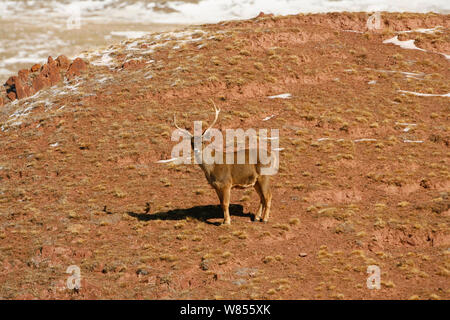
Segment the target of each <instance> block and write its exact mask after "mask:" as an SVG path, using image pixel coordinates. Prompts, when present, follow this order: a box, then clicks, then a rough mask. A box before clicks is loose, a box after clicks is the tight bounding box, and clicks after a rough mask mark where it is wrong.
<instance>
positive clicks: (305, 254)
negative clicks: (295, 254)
mask: <svg viewBox="0 0 450 320" xmlns="http://www.w3.org/2000/svg"><path fill="white" fill-rule="evenodd" d="M307 255H308V254H307V253H306V252H300V254H299V256H300V257H302V258H304V257H306V256H307Z"/></svg>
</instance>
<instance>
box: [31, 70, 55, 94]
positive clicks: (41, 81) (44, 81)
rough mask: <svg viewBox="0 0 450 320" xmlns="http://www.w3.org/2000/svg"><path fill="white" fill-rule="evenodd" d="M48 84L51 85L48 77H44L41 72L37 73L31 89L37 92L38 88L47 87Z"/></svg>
mask: <svg viewBox="0 0 450 320" xmlns="http://www.w3.org/2000/svg"><path fill="white" fill-rule="evenodd" d="M50 85H51V82H50V79H49V78H47V77H45V76H44V75H43V74H39V75H38V76H37V77H36V78H34V80H33V89H34V91H35V92H38V91H39V90H42V89H44V88H46V87H49V86H50Z"/></svg>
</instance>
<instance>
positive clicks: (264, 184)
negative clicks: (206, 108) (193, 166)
mask: <svg viewBox="0 0 450 320" xmlns="http://www.w3.org/2000/svg"><path fill="white" fill-rule="evenodd" d="M212 102H213V101H212ZM213 106H214V111H215V118H214V121H213V122H212V124H211V125H210V126H209V127H208V128H207V129H206V130H204V131H203V133H201V135H200V136H195V135H194V134H191V133H190V132H189V131H188V130H187V129H183V128H180V127H179V126H178V125H177V122H176V116H175V115H174V125H175V127H176V128H177V129H179V130H181V131H182V132H184V133H186V134H187V135H188V136H189V137H190V139H191V141H190V142H191V147H192V150H193V151H194V156H195V157H198V156H199V155H200V153H201V152H202V151H203V150H204V148H205V145H204V139H203V137H204V136H205V135H206V134H207V133H208V132H209V130H211V128H212V127H213V126H214V125H215V124H216V122H217V120H218V118H219V113H220V109H219V108H217V107H216V105H215V103H214V102H213ZM196 139H201V141H202V143H201V149H202V150H198V149H196V148H195V145H196V144H195V142H194V141H196ZM254 151H255V150H252V149H249V148H246V149H242V150H236V151H232V153H233V155H228V156H229V157H231V156H232V157H233V159H234V162H233V163H230V164H227V163H226V159H227V152H220V151H219V152H220V153H219V155H216V154H215V156H216V157H217V156H218V158H222V159H223V161H222V162H221V163H216V162H213V163H209V164H208V163H205V162H202V161H197V163H198V164H199V166H200V168H201V169H202V171H203V173H204V174H205V177H206V180H207V181H208V183H209V184H210V185H211V186H212V187H213V189H214V190H215V191H216V193H217V196H218V198H219V201H220V206H221V208H222V210H223V216H224V220H223V223H222V224H223V225H230V224H231V218H230V211H229V206H230V195H231V189H233V188H240V189H245V188H251V187H253V188H254V189H255V190H256V192H257V194H258V196H259V198H260V204H259V208H258V211H257V212H256V215H255V218H254V221H262V222H264V223H267V222H268V221H269V215H270V207H271V203H272V192H271V190H270V175H267V174H264V173H263V172H262V171H263V170H262V169H263V168H264V167H265V166H266V165H265V164H263V163H262V161H261V159H260V155H259V152H258V151H259V150H258V147H257V150H256V151H257V153H256V154H257V155H258V156H257V159H256V161H253V162H256V163H254V164H252V163H250V161H249V159H250V152H254ZM228 153H229V152H228ZM241 153H244V154H245V162H244V163H237V161H236V160H237V159H238V158H239V156H243V155H242V154H241ZM215 159H217V158H215Z"/></svg>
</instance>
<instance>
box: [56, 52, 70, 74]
mask: <svg viewBox="0 0 450 320" xmlns="http://www.w3.org/2000/svg"><path fill="white" fill-rule="evenodd" d="M56 65H57V66H58V67H59V68H60V69H63V70H64V71H65V70H67V68H68V67H69V65H70V60H69V58H67V57H66V56H64V55H61V56H59V57H58V58H56Z"/></svg>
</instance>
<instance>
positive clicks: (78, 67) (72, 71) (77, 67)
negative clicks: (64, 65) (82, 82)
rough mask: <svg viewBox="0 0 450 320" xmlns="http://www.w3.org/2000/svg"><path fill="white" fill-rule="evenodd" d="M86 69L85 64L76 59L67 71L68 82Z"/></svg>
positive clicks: (81, 60)
mask: <svg viewBox="0 0 450 320" xmlns="http://www.w3.org/2000/svg"><path fill="white" fill-rule="evenodd" d="M86 68H87V65H86V62H84V61H83V59H81V58H76V59H75V60H74V61H73V62H72V64H71V65H70V67H69V70H67V73H66V77H67V79H68V80H70V79H72V78H74V77H75V76H79V75H81V71H83V70H85V69H86Z"/></svg>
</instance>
